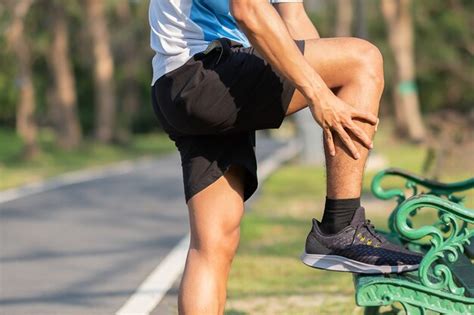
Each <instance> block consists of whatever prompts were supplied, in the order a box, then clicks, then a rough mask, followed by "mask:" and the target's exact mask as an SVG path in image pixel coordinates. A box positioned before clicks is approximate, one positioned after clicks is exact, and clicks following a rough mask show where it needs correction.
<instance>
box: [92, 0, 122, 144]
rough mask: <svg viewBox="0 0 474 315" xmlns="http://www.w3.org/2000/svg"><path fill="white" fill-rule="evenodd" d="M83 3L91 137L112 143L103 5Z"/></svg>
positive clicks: (112, 88)
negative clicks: (90, 67) (90, 62)
mask: <svg viewBox="0 0 474 315" xmlns="http://www.w3.org/2000/svg"><path fill="white" fill-rule="evenodd" d="M85 3H86V9H87V15H88V26H89V33H90V36H91V38H92V46H93V54H94V83H95V103H96V104H95V105H96V121H95V124H96V125H95V136H96V138H97V140H99V141H100V142H104V143H106V142H110V141H111V140H112V139H113V137H114V130H115V116H116V98H115V86H114V77H113V76H114V62H113V56H112V51H111V48H110V36H109V31H108V29H107V23H106V17H105V13H104V1H97V0H87V1H85Z"/></svg>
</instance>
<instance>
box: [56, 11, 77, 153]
mask: <svg viewBox="0 0 474 315" xmlns="http://www.w3.org/2000/svg"><path fill="white" fill-rule="evenodd" d="M51 9H52V12H53V13H52V14H51V17H52V27H53V29H52V31H53V34H54V38H53V42H52V45H51V51H50V53H49V55H48V62H49V65H50V68H51V70H52V71H51V72H52V74H53V77H54V92H53V99H54V102H53V104H52V105H53V106H54V107H55V108H56V110H55V112H56V113H57V115H55V118H54V117H53V119H54V124H55V127H56V131H57V141H58V145H59V147H61V148H63V149H67V150H70V149H74V148H77V147H78V146H79V144H80V142H81V139H82V131H81V126H80V123H79V119H78V117H77V94H76V82H75V78H74V74H73V72H72V67H71V62H70V59H69V34H68V25H67V20H66V15H65V12H64V9H63V8H62V7H61V6H60V5H54V6H53V7H52V8H51Z"/></svg>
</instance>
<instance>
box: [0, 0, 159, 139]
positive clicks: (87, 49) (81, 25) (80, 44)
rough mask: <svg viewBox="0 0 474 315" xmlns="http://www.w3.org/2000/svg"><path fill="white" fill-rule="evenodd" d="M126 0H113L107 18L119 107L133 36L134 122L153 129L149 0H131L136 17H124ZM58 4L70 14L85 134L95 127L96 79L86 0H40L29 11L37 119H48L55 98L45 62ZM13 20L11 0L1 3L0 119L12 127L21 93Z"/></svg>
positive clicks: (155, 125)
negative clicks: (8, 35) (11, 37)
mask: <svg viewBox="0 0 474 315" xmlns="http://www.w3.org/2000/svg"><path fill="white" fill-rule="evenodd" d="M124 1H127V0H108V1H107V19H108V27H109V29H110V33H111V45H112V47H113V54H114V62H115V84H116V85H117V93H118V94H119V95H118V97H117V99H118V101H119V104H117V105H118V111H120V108H121V104H120V101H121V100H122V98H121V95H120V94H121V92H122V91H123V86H124V85H125V84H127V82H126V80H125V79H124V77H125V76H124V72H125V71H126V69H125V67H124V66H123V54H122V51H123V47H124V46H126V45H129V42H128V41H129V39H130V38H133V40H134V43H135V47H133V48H134V49H135V51H136V58H137V59H138V62H137V63H136V67H137V70H136V71H135V74H136V75H135V80H136V82H137V83H138V86H139V89H140V95H139V97H140V101H139V104H140V106H139V108H138V112H137V113H136V114H135V117H134V120H133V122H132V128H133V130H134V131H137V132H146V131H151V130H152V129H157V128H159V125H158V121H157V120H156V118H155V116H154V114H153V111H152V108H151V105H150V83H151V58H152V57H153V51H152V50H151V48H150V45H149V26H148V1H144V0H130V1H128V3H129V6H130V12H131V20H130V22H131V23H127V24H123V23H120V21H119V20H118V17H117V12H116V10H117V6H118V5H119V4H120V3H121V2H124ZM53 4H56V5H62V6H63V7H64V9H65V11H66V14H67V17H68V24H69V25H68V26H69V32H70V34H69V37H70V43H69V45H70V49H69V52H70V58H71V61H72V65H73V70H74V75H75V77H76V88H77V97H78V113H79V117H80V121H81V124H82V126H83V128H84V131H85V132H86V134H90V133H91V132H92V130H93V127H94V106H95V104H94V83H93V56H92V52H91V49H92V47H91V43H90V38H89V35H88V34H87V29H86V23H87V20H86V12H85V7H84V3H83V2H82V1H79V0H71V1H59V0H55V3H54V2H53V1H50V0H36V1H35V3H34V4H33V6H32V7H31V10H30V11H29V13H28V16H27V20H26V26H25V27H26V30H25V31H26V33H27V37H28V40H29V43H30V48H31V49H32V55H33V60H32V61H33V71H34V84H35V90H36V94H37V95H36V97H37V104H38V108H37V113H36V116H37V119H38V122H39V124H40V125H42V126H45V125H48V124H49V121H48V119H49V118H48V106H50V103H51V102H50V100H49V99H48V98H49V96H48V93H50V92H51V90H50V89H51V84H50V83H51V80H52V77H51V74H50V73H49V69H48V65H47V62H46V57H47V54H48V53H49V46H50V44H51V40H52V34H51V33H50V31H49V30H50V28H49V27H48V25H49V23H50V22H51V18H49V17H50V14H53V13H51V12H52V10H51V6H52V5H53ZM10 22H11V12H9V11H8V9H7V6H6V4H2V3H0V124H1V125H2V126H6V127H11V128H13V127H14V125H15V110H16V103H17V99H18V82H17V79H16V77H17V65H16V60H15V58H14V56H13V55H12V52H11V50H9V49H8V45H7V42H6V39H5V36H4V34H5V32H4V31H5V30H6V29H7V28H8V26H9V23H10Z"/></svg>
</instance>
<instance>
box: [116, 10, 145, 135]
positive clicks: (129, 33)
mask: <svg viewBox="0 0 474 315" xmlns="http://www.w3.org/2000/svg"><path fill="white" fill-rule="evenodd" d="M117 15H118V20H119V23H120V24H121V25H123V26H125V27H126V28H124V30H122V32H124V36H122V37H121V40H122V43H121V47H122V49H121V51H122V54H123V63H122V64H123V68H124V74H125V77H124V80H123V87H122V88H121V89H120V90H121V92H122V95H121V97H120V98H121V100H122V104H121V106H122V108H121V111H120V119H119V121H120V124H119V126H118V128H117V130H118V132H117V138H118V140H119V141H120V142H124V143H126V142H129V141H130V136H131V128H132V122H133V117H134V115H135V113H136V112H137V109H138V106H139V99H140V91H139V85H138V81H137V76H138V73H137V70H138V69H139V67H140V65H139V63H138V62H139V61H140V59H141V58H140V56H137V50H136V49H135V47H137V45H139V44H138V43H137V39H136V36H134V35H135V34H134V29H133V28H132V27H130V25H133V20H132V19H133V16H132V12H131V8H130V3H129V2H128V1H122V2H119V3H117Z"/></svg>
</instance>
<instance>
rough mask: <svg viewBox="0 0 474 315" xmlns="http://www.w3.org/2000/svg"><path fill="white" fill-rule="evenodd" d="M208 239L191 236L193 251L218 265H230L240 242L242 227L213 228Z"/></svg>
mask: <svg viewBox="0 0 474 315" xmlns="http://www.w3.org/2000/svg"><path fill="white" fill-rule="evenodd" d="M212 229H213V231H212V232H210V233H208V235H207V236H206V237H201V238H196V237H193V236H191V250H192V251H196V253H198V254H199V255H200V256H202V257H204V258H206V259H207V258H209V260H212V261H213V262H216V263H219V264H221V263H230V262H232V259H233V258H234V256H235V253H236V251H237V248H238V246H239V240H240V227H236V228H233V229H228V228H221V227H212Z"/></svg>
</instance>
